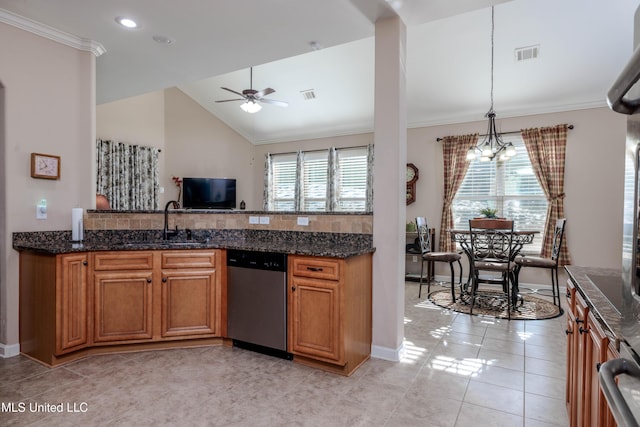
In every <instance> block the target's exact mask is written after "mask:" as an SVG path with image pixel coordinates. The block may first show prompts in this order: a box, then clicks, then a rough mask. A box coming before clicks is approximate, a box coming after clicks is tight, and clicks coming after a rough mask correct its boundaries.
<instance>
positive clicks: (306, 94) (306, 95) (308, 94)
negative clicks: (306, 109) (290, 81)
mask: <svg viewBox="0 0 640 427" xmlns="http://www.w3.org/2000/svg"><path fill="white" fill-rule="evenodd" d="M300 93H301V94H302V99H304V100H305V101H311V100H312V99H316V93H315V92H314V91H313V89H307V90H301V91H300Z"/></svg>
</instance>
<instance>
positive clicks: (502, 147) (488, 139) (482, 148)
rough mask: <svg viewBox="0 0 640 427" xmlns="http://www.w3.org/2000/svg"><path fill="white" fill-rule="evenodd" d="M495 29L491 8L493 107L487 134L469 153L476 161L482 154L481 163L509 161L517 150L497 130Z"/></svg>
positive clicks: (487, 115)
mask: <svg viewBox="0 0 640 427" xmlns="http://www.w3.org/2000/svg"><path fill="white" fill-rule="evenodd" d="M494 29H495V23H494V13H493V6H491V107H490V108H489V111H488V112H487V114H485V117H487V118H488V119H489V124H488V125H487V134H486V135H485V136H484V140H483V141H482V142H481V143H480V144H478V145H477V146H472V147H471V148H469V151H468V152H467V160H475V159H476V158H477V154H478V153H480V161H484V162H488V161H490V160H493V159H495V158H496V157H497V158H498V160H508V159H509V158H511V157H513V156H515V155H516V149H515V147H514V146H513V144H512V143H510V142H506V143H505V142H504V141H503V140H502V136H501V135H500V134H499V133H498V131H497V130H496V112H495V111H494V110H493V33H494Z"/></svg>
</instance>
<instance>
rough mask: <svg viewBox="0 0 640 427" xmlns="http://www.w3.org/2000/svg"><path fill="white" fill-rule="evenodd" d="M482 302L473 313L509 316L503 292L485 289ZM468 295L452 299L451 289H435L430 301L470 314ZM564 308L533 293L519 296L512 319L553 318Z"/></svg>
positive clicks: (477, 303)
mask: <svg viewBox="0 0 640 427" xmlns="http://www.w3.org/2000/svg"><path fill="white" fill-rule="evenodd" d="M482 295H483V296H482V297H481V299H480V302H478V301H476V304H475V305H474V306H473V314H474V315H478V316H490V317H497V318H500V319H506V318H507V302H506V298H505V297H504V294H503V293H502V292H493V291H483V292H482ZM465 300H466V301H468V300H469V299H468V297H467V298H466V299H465V298H462V299H461V298H460V296H459V294H457V295H456V302H455V303H454V302H452V301H451V291H450V290H443V291H435V292H431V293H430V294H429V301H431V302H433V303H434V304H435V305H437V306H439V307H443V308H447V309H449V310H453V311H457V312H459V313H466V314H469V311H471V310H470V309H471V306H470V305H469V304H468V303H466V301H465ZM562 313H563V310H562V309H561V308H559V307H558V306H556V305H554V304H552V303H551V302H550V301H546V300H543V299H541V298H537V297H534V296H531V295H522V296H519V297H518V303H517V305H516V307H515V309H512V311H511V319H512V320H543V319H553V318H554V317H558V316H560V315H562Z"/></svg>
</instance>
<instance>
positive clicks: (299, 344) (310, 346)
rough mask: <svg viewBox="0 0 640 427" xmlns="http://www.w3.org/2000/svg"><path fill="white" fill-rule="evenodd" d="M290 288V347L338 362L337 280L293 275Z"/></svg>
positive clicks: (338, 303)
mask: <svg viewBox="0 0 640 427" xmlns="http://www.w3.org/2000/svg"><path fill="white" fill-rule="evenodd" d="M290 285H291V286H290V288H291V293H290V295H291V299H290V304H291V309H292V310H291V314H292V319H291V323H290V325H291V328H292V331H291V336H292V337H293V342H292V343H291V350H292V352H293V353H301V354H307V355H311V356H314V357H317V358H320V359H328V360H331V361H333V362H336V363H342V361H343V360H342V359H343V352H342V345H341V342H342V337H341V336H340V334H341V328H340V320H341V319H340V301H341V300H340V290H339V285H338V283H337V282H334V281H328V280H327V281H325V280H313V279H306V278H299V277H295V276H294V279H293V282H292V283H291V284H290Z"/></svg>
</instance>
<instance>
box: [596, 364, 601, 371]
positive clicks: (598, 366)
mask: <svg viewBox="0 0 640 427" xmlns="http://www.w3.org/2000/svg"><path fill="white" fill-rule="evenodd" d="M600 365H601V363H600V362H598V363H596V372H600Z"/></svg>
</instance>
